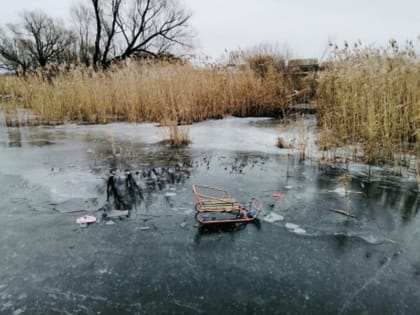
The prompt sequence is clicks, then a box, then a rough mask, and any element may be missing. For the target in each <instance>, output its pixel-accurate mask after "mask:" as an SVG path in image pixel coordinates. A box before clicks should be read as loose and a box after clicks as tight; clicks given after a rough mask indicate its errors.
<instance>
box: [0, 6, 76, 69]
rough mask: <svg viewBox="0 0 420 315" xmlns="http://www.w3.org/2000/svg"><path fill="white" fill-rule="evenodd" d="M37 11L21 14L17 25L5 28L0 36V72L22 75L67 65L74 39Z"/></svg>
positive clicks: (57, 22) (59, 25) (69, 33)
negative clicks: (18, 71) (33, 70)
mask: <svg viewBox="0 0 420 315" xmlns="http://www.w3.org/2000/svg"><path fill="white" fill-rule="evenodd" d="M61 24H62V23H61V22H60V21H55V20H53V19H52V18H50V17H49V16H47V15H46V14H45V13H43V12H41V11H24V12H23V13H22V15H21V23H20V24H9V25H7V31H6V30H3V31H2V32H1V36H0V56H1V58H0V62H1V64H2V66H3V68H6V69H9V70H14V71H16V70H17V69H18V68H21V69H22V71H23V73H26V71H28V70H30V69H35V68H37V67H45V66H46V65H47V64H60V63H64V62H68V61H69V58H71V56H72V52H71V49H72V48H71V44H72V42H74V36H73V35H72V34H71V32H69V31H67V30H66V29H65V28H63V27H62V26H61Z"/></svg>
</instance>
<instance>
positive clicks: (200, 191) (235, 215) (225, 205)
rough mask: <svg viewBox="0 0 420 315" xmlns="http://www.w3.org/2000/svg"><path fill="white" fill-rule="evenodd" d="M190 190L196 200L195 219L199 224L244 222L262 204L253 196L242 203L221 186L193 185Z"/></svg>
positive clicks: (251, 216) (255, 215) (248, 219)
mask: <svg viewBox="0 0 420 315" xmlns="http://www.w3.org/2000/svg"><path fill="white" fill-rule="evenodd" d="M192 191H193V194H194V198H195V200H196V202H197V203H196V205H195V210H196V214H195V219H196V220H197V221H198V222H199V223H201V224H221V223H245V222H250V221H253V220H255V219H256V218H257V216H258V214H259V213H260V212H261V208H262V205H261V203H260V202H259V201H258V199H257V198H255V197H252V198H251V199H250V200H249V201H248V203H247V204H246V205H243V204H241V203H239V202H238V201H237V200H236V199H234V198H232V197H231V196H230V195H229V192H228V191H227V190H224V189H222V188H218V187H212V186H206V185H193V186H192Z"/></svg>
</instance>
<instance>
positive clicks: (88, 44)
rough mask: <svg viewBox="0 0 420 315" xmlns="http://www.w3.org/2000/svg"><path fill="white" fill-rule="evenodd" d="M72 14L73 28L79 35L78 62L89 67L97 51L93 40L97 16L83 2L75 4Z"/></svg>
mask: <svg viewBox="0 0 420 315" xmlns="http://www.w3.org/2000/svg"><path fill="white" fill-rule="evenodd" d="M70 13H71V17H72V19H73V24H74V25H73V27H74V30H75V33H76V34H77V38H76V45H77V48H76V50H77V56H78V61H79V62H80V63H83V64H85V65H86V66H89V65H90V64H91V62H92V59H93V53H94V51H95V48H94V44H92V38H93V36H94V35H93V34H94V29H93V27H94V25H93V24H94V23H95V21H94V19H95V16H94V14H93V12H92V10H91V8H90V7H88V6H87V5H85V4H84V3H83V2H78V3H76V4H74V5H73V6H72V8H71V12H70ZM98 43H99V42H98ZM98 45H99V44H98Z"/></svg>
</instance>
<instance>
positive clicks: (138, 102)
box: [0, 62, 291, 124]
mask: <svg viewBox="0 0 420 315" xmlns="http://www.w3.org/2000/svg"><path fill="white" fill-rule="evenodd" d="M265 69H266V73H265V76H264V77H261V76H260V75H258V74H257V73H256V72H255V70H253V69H251V67H250V66H249V65H246V64H244V65H240V66H237V67H234V68H227V67H220V66H206V67H195V66H192V65H190V64H181V63H179V64H171V63H165V62H159V63H138V62H131V63H130V64H128V65H124V66H123V65H120V66H118V67H117V66H115V67H113V68H112V69H110V70H108V71H106V72H95V71H93V70H91V69H87V68H75V69H71V70H68V71H63V72H60V73H58V74H57V75H56V76H55V77H54V78H53V79H52V81H51V80H46V79H45V78H44V77H43V75H42V74H40V73H39V74H35V75H31V76H29V77H26V78H20V77H8V78H5V79H6V83H4V82H3V83H0V91H2V90H4V92H5V93H7V94H12V95H14V96H16V97H20V100H19V103H20V104H25V106H27V107H28V108H29V109H31V110H32V111H33V112H34V113H35V114H36V115H37V116H38V117H39V120H40V122H41V123H44V124H50V123H63V122H69V121H76V122H87V123H106V122H110V121H115V120H128V121H130V122H141V121H156V122H163V121H168V120H170V121H176V122H177V123H182V124H185V123H191V122H194V121H200V120H204V119H208V118H221V117H223V116H225V115H238V116H248V115H266V114H267V113H273V112H281V110H282V109H283V107H284V106H285V105H287V102H288V96H289V95H290V94H291V88H290V86H289V84H288V83H287V82H286V79H285V77H284V75H283V74H282V73H279V71H278V69H276V68H275V67H273V66H270V65H266V67H265Z"/></svg>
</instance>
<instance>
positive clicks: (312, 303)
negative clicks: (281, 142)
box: [0, 118, 420, 314]
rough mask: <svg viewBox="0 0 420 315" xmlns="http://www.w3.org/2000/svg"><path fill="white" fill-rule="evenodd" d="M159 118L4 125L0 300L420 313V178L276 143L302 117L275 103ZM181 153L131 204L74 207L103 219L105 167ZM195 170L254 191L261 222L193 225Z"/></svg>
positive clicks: (3, 307)
mask: <svg viewBox="0 0 420 315" xmlns="http://www.w3.org/2000/svg"><path fill="white" fill-rule="evenodd" d="M309 124H311V121H310V120H309ZM163 134H164V131H163V130H162V129H161V128H158V127H156V126H155V125H154V124H126V123H121V124H110V125H94V126H78V125H65V126H57V127H21V128H17V127H13V128H6V127H0V183H1V184H0V194H1V196H2V198H1V199H0V211H1V218H2V220H1V221H0V229H1V233H0V253H1V260H0V314H217V313H220V314H416V313H418V309H419V308H420V299H419V296H420V245H419V244H420V243H419V241H418V240H419V239H420V219H419V215H418V211H419V209H420V197H419V192H418V184H417V182H416V180H415V178H414V179H413V178H406V177H396V176H394V175H392V173H389V172H386V171H384V170H380V169H376V171H375V172H374V174H373V175H372V174H369V170H368V168H367V167H365V166H363V165H359V164H350V165H349V166H348V167H347V168H346V169H343V168H338V167H337V168H336V167H331V166H325V165H320V164H319V163H317V162H315V161H311V160H306V161H304V162H300V161H299V160H298V159H297V158H295V156H296V154H295V153H296V152H294V151H293V150H282V149H279V148H277V147H276V146H275V143H276V139H277V137H278V136H279V135H282V136H283V137H284V138H285V139H287V140H288V141H290V142H293V141H299V140H298V139H294V138H293V137H294V136H293V134H294V133H293V131H290V130H288V129H285V128H282V127H279V124H278V122H276V121H273V120H270V119H263V118H259V119H238V118H228V119H224V120H217V121H206V122H202V123H198V124H195V125H193V126H191V127H190V130H189V134H190V138H191V140H192V144H191V145H190V146H189V147H187V148H182V149H171V148H169V147H167V146H164V145H162V144H160V143H159V142H160V141H161V140H162V138H163ZM307 142H308V143H307V146H308V148H309V150H312V151H316V148H313V147H311V146H313V143H314V136H313V135H312V134H311V133H309V134H308V135H307ZM175 165H182V167H183V168H185V169H188V174H189V176H185V177H184V178H183V179H182V180H181V181H178V182H176V183H174V184H169V185H166V186H165V187H162V188H161V189H159V188H156V189H154V190H150V191H147V192H145V193H144V196H143V198H142V200H141V202H139V203H138V204H137V205H136V207H134V208H133V210H132V212H131V216H130V217H129V218H126V219H123V220H114V221H112V222H113V223H114V224H106V223H105V222H99V223H96V224H93V225H89V226H88V227H87V228H81V227H79V226H78V225H77V224H76V223H75V221H76V218H77V217H79V216H81V215H84V214H92V215H97V216H98V219H99V215H98V212H97V210H98V209H100V208H101V207H102V206H103V205H104V204H105V202H106V191H107V178H108V176H109V172H110V170H111V169H114V170H117V169H119V170H122V171H123V170H125V169H130V170H140V171H141V170H144V169H150V168H152V167H153V168H162V167H173V166H175ZM194 183H201V184H207V185H214V186H221V187H224V188H226V189H228V190H229V191H230V192H231V193H232V195H233V196H235V197H236V198H237V199H239V200H241V201H244V202H245V201H247V200H248V199H249V198H250V197H251V196H257V197H258V198H259V199H260V200H261V201H262V202H263V205H264V207H263V212H262V215H261V217H260V220H259V222H258V223H256V224H248V225H246V226H242V227H241V228H238V229H231V228H229V229H216V230H202V229H199V228H198V225H197V223H196V222H195V220H194V198H193V195H192V193H191V185H192V184H194ZM273 194H274V195H273ZM273 196H274V197H273ZM276 196H277V197H276ZM348 210H349V211H350V213H351V214H352V215H353V217H347V216H345V215H343V214H342V213H339V211H348Z"/></svg>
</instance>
